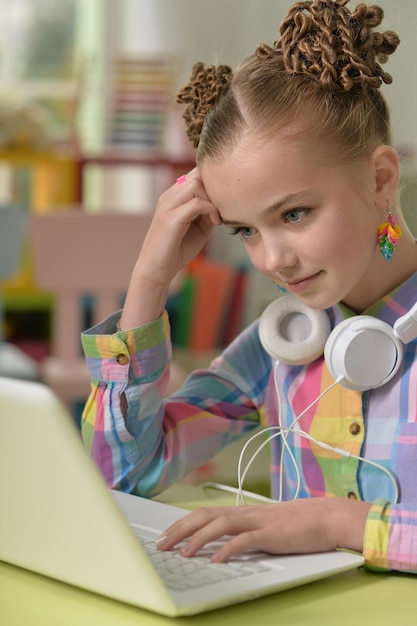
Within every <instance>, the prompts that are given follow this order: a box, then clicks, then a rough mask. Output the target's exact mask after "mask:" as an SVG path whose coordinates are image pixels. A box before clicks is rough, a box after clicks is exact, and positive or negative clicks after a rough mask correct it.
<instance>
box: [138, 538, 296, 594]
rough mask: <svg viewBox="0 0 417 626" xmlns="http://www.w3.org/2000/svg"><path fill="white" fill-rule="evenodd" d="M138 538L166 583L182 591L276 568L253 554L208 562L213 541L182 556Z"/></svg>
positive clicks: (211, 552) (174, 551)
mask: <svg viewBox="0 0 417 626" xmlns="http://www.w3.org/2000/svg"><path fill="white" fill-rule="evenodd" d="M139 540H140V542H141V543H142V545H143V547H144V549H145V551H146V553H147V554H148V556H149V558H150V559H151V561H152V563H153V565H154V567H155V569H156V570H157V572H158V574H159V576H160V577H161V578H162V580H163V581H164V583H165V584H166V586H167V587H168V588H170V589H173V590H175V591H186V590H188V589H191V588H193V589H195V588H197V587H202V586H205V585H209V584H214V583H219V582H222V581H223V580H231V579H232V578H241V577H243V576H250V575H251V574H257V573H259V572H267V571H269V570H271V569H276V566H275V565H274V567H273V568H272V567H271V566H270V565H269V564H268V562H267V561H264V560H262V561H261V560H258V559H259V556H257V557H255V556H254V554H253V553H249V554H247V555H242V556H238V557H235V558H233V559H232V560H230V561H228V562H227V563H212V562H211V560H210V554H213V552H214V550H215V549H216V547H214V546H213V544H211V547H210V548H206V549H205V550H204V551H203V552H200V553H199V554H198V555H197V556H194V557H192V558H185V557H183V556H181V555H180V554H179V553H178V550H170V551H168V552H162V551H161V550H158V547H157V545H156V543H155V541H151V540H148V539H145V540H144V539H139ZM213 548H214V549H213ZM258 554H259V553H258ZM262 556H263V558H266V559H267V558H268V557H267V556H266V555H262ZM282 569H284V568H282Z"/></svg>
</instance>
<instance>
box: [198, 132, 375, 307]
mask: <svg viewBox="0 0 417 626" xmlns="http://www.w3.org/2000/svg"><path fill="white" fill-rule="evenodd" d="M312 146H313V147H314V144H312ZM200 172H201V176H202V179H203V183H204V186H205V189H206V191H207V194H208V196H209V198H210V200H211V201H212V203H213V204H214V205H215V206H216V207H217V209H218V211H219V213H220V216H221V218H222V220H223V222H224V224H225V225H226V226H227V227H229V228H230V230H231V232H232V234H238V235H239V236H240V237H241V239H242V241H243V244H244V246H245V248H246V251H247V253H248V255H249V257H250V259H251V261H252V263H253V265H254V266H255V267H256V268H257V269H258V270H259V271H260V272H262V273H263V274H265V276H268V277H269V278H270V279H271V280H272V281H274V282H276V283H277V284H278V285H280V286H282V287H285V288H286V289H287V290H289V291H290V292H293V293H294V294H295V295H296V296H298V297H299V298H300V299H301V300H302V301H303V302H304V303H305V304H307V305H308V306H310V307H312V308H316V309H323V308H326V307H328V306H332V305H334V304H336V303H337V302H339V301H344V302H345V304H346V305H348V306H351V307H352V308H353V309H354V310H356V311H360V310H363V309H364V308H366V307H367V306H368V305H369V304H370V303H371V302H368V301H367V298H369V293H370V291H371V293H372V291H373V290H372V289H371V290H369V286H370V285H371V284H372V281H374V280H375V279H376V277H377V276H378V275H380V274H381V272H382V271H383V269H382V268H383V261H381V259H382V257H381V255H380V252H379V249H378V246H377V230H378V225H379V224H380V222H381V221H383V219H381V211H380V209H378V208H377V206H376V202H375V197H374V194H373V190H374V182H373V178H372V170H371V167H370V166H369V165H368V164H366V163H365V164H363V165H361V166H357V167H356V168H355V170H354V171H353V168H346V167H345V168H343V167H341V166H340V165H332V164H329V163H327V164H325V165H323V163H321V162H320V154H319V153H314V151H313V154H311V152H309V150H308V148H306V147H305V144H304V145H301V142H299V141H294V140H290V139H288V138H285V137H284V138H282V137H279V138H278V139H277V138H272V139H271V140H269V141H268V142H266V143H265V142H264V143H262V145H259V144H258V145H256V144H252V145H250V142H248V141H246V142H241V144H240V145H239V146H238V147H237V148H235V149H234V150H233V153H232V154H231V155H230V156H228V157H227V158H225V159H222V160H221V161H219V162H218V163H215V164H213V163H209V162H205V163H204V164H203V165H202V166H201V167H200ZM382 218H383V216H382Z"/></svg>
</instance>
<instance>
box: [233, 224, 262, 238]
mask: <svg viewBox="0 0 417 626" xmlns="http://www.w3.org/2000/svg"><path fill="white" fill-rule="evenodd" d="M255 233H256V230H255V229H254V228H251V227H250V226H238V227H237V228H231V229H230V234H231V235H240V236H241V237H242V239H249V237H252V236H253V235H254V234H255Z"/></svg>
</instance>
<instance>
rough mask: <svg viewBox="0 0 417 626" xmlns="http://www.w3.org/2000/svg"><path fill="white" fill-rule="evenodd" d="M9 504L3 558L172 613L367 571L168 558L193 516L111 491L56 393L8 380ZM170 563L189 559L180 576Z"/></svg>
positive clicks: (350, 559)
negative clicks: (162, 536) (172, 535)
mask: <svg viewBox="0 0 417 626" xmlns="http://www.w3.org/2000/svg"><path fill="white" fill-rule="evenodd" d="M0 497H1V514H0V559H1V560H3V561H7V562H10V563H12V564H14V565H17V566H19V567H22V568H26V569H29V570H33V571H35V572H37V573H39V574H42V575H45V576H48V577H51V578H54V579H57V580H60V581H63V582H65V583H68V584H70V585H75V586H77V587H81V588H83V589H87V590H89V591H91V592H94V593H97V594H102V595H104V596H108V597H111V598H114V599H116V600H119V601H122V602H127V603H130V604H133V605H136V606H138V607H141V608H144V609H148V610H150V611H154V612H156V613H161V614H163V615H170V616H176V615H187V614H194V613H200V612H204V611H209V610H211V609H214V608H218V607H220V606H225V605H231V604H235V603H239V602H244V601H246V600H249V599H251V598H256V597H259V596H263V595H266V594H271V593H274V592H276V591H280V590H283V589H287V588H289V587H294V586H296V585H301V584H304V583H307V582H310V581H313V580H316V579H319V578H323V577H326V576H330V575H333V574H337V573H339V572H342V571H345V570H348V569H352V568H357V567H359V566H361V565H362V564H363V558H362V557H361V556H359V555H357V554H351V553H348V552H343V551H336V552H332V553H326V554H314V555H306V556H285V557H272V556H270V555H266V554H264V555H263V554H261V555H259V554H258V555H253V554H247V555H243V556H242V557H240V558H237V559H234V560H233V561H232V562H230V563H228V564H221V565H216V564H214V563H213V564H211V563H210V561H209V556H208V555H207V554H206V553H207V550H205V551H204V552H203V554H202V555H200V556H197V557H194V558H192V559H185V558H183V557H181V556H180V555H179V554H178V553H176V552H175V551H174V552H170V553H163V552H161V551H158V550H157V549H156V546H155V540H156V539H157V537H158V536H159V533H160V532H161V530H163V529H164V528H166V527H167V526H168V525H169V524H171V523H172V521H173V520H174V519H177V518H179V517H181V516H183V515H185V514H186V513H187V511H185V510H183V509H180V508H176V507H173V506H169V505H165V504H162V503H160V502H154V501H150V500H146V499H143V498H139V497H136V496H131V495H126V494H123V493H118V492H113V491H110V490H109V489H108V488H107V487H106V485H105V483H104V481H103V480H102V477H101V475H100V473H99V471H98V470H97V468H96V466H95V465H94V463H93V462H92V460H91V459H90V457H89V456H88V454H87V453H86V451H85V450H84V447H83V444H82V442H81V438H80V434H79V432H78V430H77V428H76V426H75V425H74V423H73V421H72V418H71V417H70V415H68V413H67V411H66V410H65V408H64V407H63V406H62V404H61V403H60V402H59V401H58V400H57V398H56V397H55V395H54V394H53V393H52V392H51V391H50V390H49V389H48V388H47V387H46V386H44V385H42V384H39V383H33V382H27V381H17V380H13V379H8V378H0ZM139 536H141V537H143V539H141V540H139V538H138V537H139ZM143 542H144V543H143ZM148 552H149V553H150V554H148ZM152 552H153V553H155V554H156V560H157V561H158V560H159V563H155V564H154V563H153V562H152V558H153V557H152V554H151V553H152ZM166 557H167V558H173V559H174V560H176V561H180V568H181V570H180V573H179V574H177V573H175V567H174V565H171V564H170V563H167V562H166V561H165V558H166ZM161 560H162V561H161ZM198 568H200V569H201V570H202V572H203V578H204V580H203V581H199V577H200V576H201V574H199V573H198V571H197V569H198ZM240 568H242V569H243V571H242V572H240ZM165 575H167V578H168V580H167V581H164V580H163V576H165ZM217 577H218V578H217ZM200 583H201V584H200ZM277 602H279V598H277Z"/></svg>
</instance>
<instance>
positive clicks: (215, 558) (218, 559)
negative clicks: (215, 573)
mask: <svg viewBox="0 0 417 626" xmlns="http://www.w3.org/2000/svg"><path fill="white" fill-rule="evenodd" d="M223 557H224V553H223V550H218V551H217V552H215V553H214V554H213V556H212V557H211V560H212V561H214V562H215V563H221V562H222V561H223Z"/></svg>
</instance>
